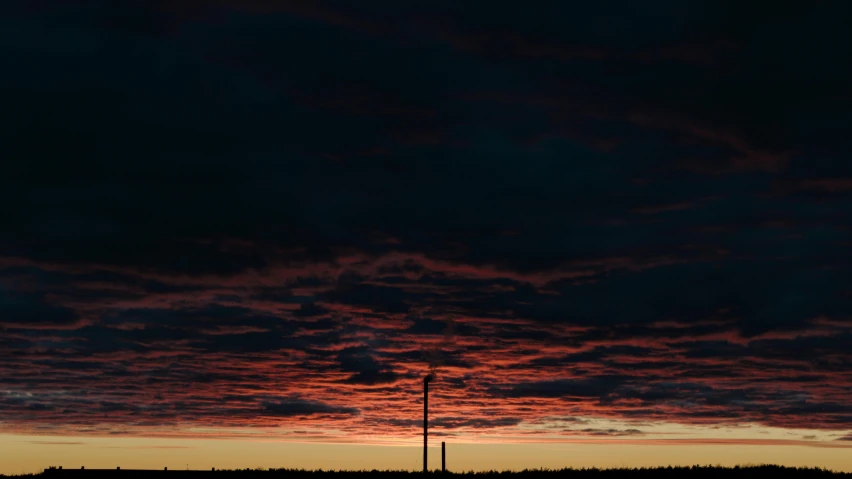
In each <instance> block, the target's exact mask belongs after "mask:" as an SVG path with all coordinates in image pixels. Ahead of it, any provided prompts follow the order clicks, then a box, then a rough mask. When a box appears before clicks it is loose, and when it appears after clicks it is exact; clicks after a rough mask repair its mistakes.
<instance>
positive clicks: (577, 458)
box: [0, 434, 852, 474]
mask: <svg viewBox="0 0 852 479" xmlns="http://www.w3.org/2000/svg"><path fill="white" fill-rule="evenodd" d="M440 441H441V439H440V438H434V439H433V442H431V443H430V448H429V451H430V454H429V459H430V461H429V462H430V467H431V468H439V467H440V461H441V452H440ZM414 444H416V443H415V442H414V441H411V442H409V445H401V444H400V445H397V446H383V445H368V444H321V443H298V442H281V441H272V440H245V439H238V440H235V439H192V438H181V439H160V438H139V437H66V436H29V435H11V434H0V450H2V451H3V452H4V454H3V455H2V456H0V473H2V474H21V473H34V472H40V471H41V470H43V469H45V468H47V467H49V466H63V467H64V468H79V467H81V466H86V467H87V468H107V469H114V468H115V467H119V466H120V467H122V468H124V469H136V468H138V469H162V468H163V467H168V468H169V469H184V468H187V467H189V468H190V469H201V470H203V469H210V468H213V467H215V468H217V469H242V468H247V467H248V468H258V467H259V468H278V467H285V468H305V469H319V468H322V469H326V470H328V469H379V470H384V469H405V470H419V469H420V468H421V467H422V463H421V461H422V452H421V451H422V450H421V448H420V447H419V445H414ZM432 445H434V447H431V446H432ZM850 452H851V451H850V450H849V448H846V447H809V446H805V445H777V444H776V445H771V446H766V445H747V444H697V443H677V442H672V443H670V444H669V443H667V444H660V443H653V442H651V443H649V444H641V442H640V441H634V442H632V443H623V442H617V441H610V442H608V443H598V444H589V443H580V442H577V443H546V444H536V443H521V444H470V443H462V444H459V443H453V442H452V440H451V439H450V440H448V441H447V467H448V469H450V470H454V471H467V470H490V469H494V470H504V469H514V470H519V469H525V468H542V467H543V468H562V467H575V468H581V467H601V468H607V467H634V466H639V467H641V466H646V467H653V466H667V465H694V464H701V465H723V466H733V465H737V464H740V465H745V464H770V463H771V464H779V465H785V466H797V467H805V466H807V467H822V468H827V469H832V470H837V471H845V472H852V454H851V453H850Z"/></svg>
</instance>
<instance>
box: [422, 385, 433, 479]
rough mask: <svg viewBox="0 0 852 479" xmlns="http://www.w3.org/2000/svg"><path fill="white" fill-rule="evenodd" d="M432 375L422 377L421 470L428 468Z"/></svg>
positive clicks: (424, 470)
mask: <svg viewBox="0 0 852 479" xmlns="http://www.w3.org/2000/svg"><path fill="white" fill-rule="evenodd" d="M431 380H432V375H431V374H428V375H426V377H425V378H423V472H427V471H428V470H429V466H428V460H429V381H431Z"/></svg>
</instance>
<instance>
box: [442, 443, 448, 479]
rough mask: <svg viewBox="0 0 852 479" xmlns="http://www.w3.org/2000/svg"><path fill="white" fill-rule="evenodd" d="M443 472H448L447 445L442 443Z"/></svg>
mask: <svg viewBox="0 0 852 479" xmlns="http://www.w3.org/2000/svg"><path fill="white" fill-rule="evenodd" d="M441 472H447V443H446V442H444V441H441Z"/></svg>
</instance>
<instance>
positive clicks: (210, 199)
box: [0, 0, 852, 444]
mask: <svg viewBox="0 0 852 479" xmlns="http://www.w3.org/2000/svg"><path fill="white" fill-rule="evenodd" d="M38 3H39V5H38V8H35V7H33V6H27V5H23V4H22V5H19V6H15V7H10V8H13V9H14V13H15V14H14V15H7V16H3V18H2V19H0V30H2V31H4V32H7V33H8V34H9V35H8V40H9V41H0V50H2V52H3V57H4V58H5V59H6V65H5V66H6V67H7V68H5V69H4V72H5V71H8V72H9V73H8V74H5V75H3V77H2V78H0V91H3V92H4V93H5V95H4V98H3V99H4V102H3V104H4V109H3V113H2V114H0V127H2V128H0V142H2V144H3V145H4V155H5V157H8V158H9V161H8V163H9V166H8V168H6V169H5V170H4V174H3V175H2V177H0V200H2V204H4V205H6V206H7V207H5V208H0V222H2V224H3V225H4V228H2V229H0V351H2V353H0V375H2V377H3V378H4V379H3V389H2V390H0V407H2V408H3V410H4V411H5V412H6V413H7V414H6V419H5V421H6V422H5V423H4V428H5V427H8V428H9V430H10V431H14V432H25V433H33V432H38V431H41V430H45V429H47V430H52V431H57V430H58V431H62V432H68V433H79V434H95V435H138V436H168V435H169V434H173V435H180V434H189V433H188V432H186V431H190V430H192V431H199V430H201V431H204V430H209V428H211V427H212V426H215V428H216V429H217V430H219V431H222V430H229V431H236V432H227V433H224V432H223V433H221V434H223V435H226V434H233V435H234V436H235V437H242V436H240V434H243V433H242V432H240V431H243V430H245V429H249V430H260V429H264V428H275V430H276V431H277V433H280V434H281V435H282V436H288V435H292V436H294V437H296V436H298V437H312V438H315V437H321V438H322V439H323V440H328V439H329V438H333V439H336V440H350V441H357V440H361V438H363V437H365V436H368V435H372V436H375V435H378V434H383V435H394V434H396V435H400V436H401V437H402V436H405V435H406V434H409V432H410V429H411V428H416V427H418V426H417V424H416V422H417V419H416V418H418V417H419V414H420V413H421V409H420V405H419V404H418V403H417V401H418V400H419V398H420V395H421V394H422V393H421V387H422V383H420V378H421V377H422V374H423V372H424V371H426V370H427V369H428V367H429V365H430V364H434V363H436V362H439V363H440V366H441V371H440V375H439V377H438V379H437V380H436V382H435V383H434V384H433V395H434V396H433V397H434V401H433V402H432V403H431V404H432V407H434V408H436V409H435V410H434V411H435V416H434V418H435V419H434V420H435V423H434V425H435V427H436V433H440V434H457V433H458V434H462V433H465V434H471V435H483V434H487V433H488V432H489V430H492V429H493V430H495V431H500V433H501V434H502V433H506V434H508V433H509V432H517V431H521V430H523V428H524V427H525V426H527V425H529V424H540V423H541V422H542V421H543V420H544V418H547V417H552V416H559V417H564V416H569V417H583V418H602V419H607V420H613V421H626V422H630V421H634V422H640V423H641V422H642V421H644V422H646V423H648V422H651V423H652V422H661V421H673V422H679V423H682V424H686V425H692V426H701V427H713V426H720V425H728V424H734V423H751V424H758V425H763V426H773V427H783V428H793V429H800V428H806V429H816V430H822V429H824V430H827V431H828V430H830V431H834V432H835V433H836V434H842V435H845V434H847V429H848V427H849V424H850V423H852V411H850V409H849V407H848V400H847V398H848V391H849V388H850V385H852V382H850V381H852V378H850V377H849V375H848V374H847V372H848V371H849V370H850V368H852V358H850V356H849V354H848V351H847V349H848V347H847V345H848V344H849V342H850V340H852V338H850V334H852V321H850V318H852V310H850V306H849V304H850V303H849V301H848V298H849V295H850V293H852V282H850V278H849V277H848V276H849V275H848V274H846V271H847V270H848V269H849V268H848V267H847V266H848V265H849V263H850V259H852V256H850V253H849V251H850V249H849V245H850V244H852V238H850V228H849V224H848V218H849V215H850V212H852V202H850V196H849V194H848V193H849V180H848V178H852V167H850V163H849V162H848V161H844V160H845V159H847V158H848V157H849V156H850V155H849V154H850V151H849V142H848V141H847V139H846V137H847V136H848V135H847V134H846V132H847V131H848V129H849V128H848V114H847V112H848V111H849V110H850V107H852V105H850V97H849V95H848V85H849V84H850V80H852V70H850V69H849V68H848V67H847V66H846V64H845V63H844V62H843V61H842V59H844V58H847V57H849V53H852V52H850V51H849V47H848V46H847V47H844V46H843V45H852V41H848V38H847V37H848V33H847V31H848V28H845V25H843V24H842V19H844V18H848V16H849V15H848V13H849V12H848V9H849V6H848V5H847V4H846V3H843V2H821V3H814V4H813V5H811V4H808V5H805V4H801V5H792V4H784V5H780V6H779V5H773V8H771V9H766V8H763V6H760V5H757V6H755V5H744V6H743V5H738V6H737V7H736V8H735V9H732V8H733V7H731V5H730V4H727V3H725V2H721V3H720V2H704V3H703V4H702V6H701V8H694V7H692V6H690V7H689V8H687V7H685V6H682V5H672V3H671V2H665V1H660V2H647V3H646V4H643V8H642V9H639V10H636V11H630V12H629V13H630V15H622V16H619V18H625V19H626V18H631V21H622V20H617V19H616V20H613V16H612V14H611V13H612V12H611V10H610V7H603V6H599V5H597V4H594V3H593V2H592V3H587V4H584V5H582V6H577V5H572V6H570V7H566V6H565V5H557V4H553V5H550V6H548V7H547V8H545V9H544V10H541V9H539V10H535V11H533V10H528V11H526V10H525V11H519V10H518V9H517V8H506V7H504V6H501V5H495V4H494V2H479V1H469V2H463V4H460V2H449V1H444V0H436V1H433V2H430V6H429V8H428V9H421V8H420V7H417V6H411V5H409V4H404V3H400V2H388V1H377V2H369V3H368V2H361V3H360V4H357V5H356V4H352V5H348V6H346V5H340V2H327V1H321V0H316V1H314V2H310V4H309V5H308V4H306V3H304V2H285V1H281V2H258V1H239V2H237V1H221V2H216V3H215V4H213V3H205V4H202V3H198V2H195V3H193V4H183V3H182V4H180V5H177V4H170V5H166V4H165V3H162V2H153V3H144V2H133V3H129V4H125V3H120V2H113V3H110V4H107V3H105V2H95V3H91V2H88V3H87V2H82V3H81V2H54V1H45V2H38ZM10 11H11V10H10ZM661 12H665V13H666V14H665V15H661ZM622 13H623V12H622ZM661 18H665V19H666V21H665V25H664V24H662V23H660V19H661ZM104 19H110V21H104ZM613 21H615V23H613ZM45 25H51V26H52V27H51V28H50V29H47V30H46V29H45V28H44V26H45ZM54 27H55V28H54ZM791 31H796V32H799V33H800V35H795V36H791V35H790V34H789V32H791ZM245 32H251V34H250V35H247V34H245ZM107 37H108V38H110V39H111V41H110V42H109V45H105V44H104V42H103V38H107ZM282 45H285V46H286V45H299V46H300V48H295V49H293V48H291V49H288V54H287V55H285V56H282V55H281V49H282ZM68 65H74V66H75V67H74V68H67V66H68ZM57 79H60V80H57ZM295 424H297V427H298V429H297V430H298V431H302V432H301V433H295V432H293V431H291V430H290V429H292V428H291V426H293V427H296V426H294V425H295ZM573 426H576V424H575V425H573ZM184 427H185V428H186V429H182V428H184ZM560 427H561V428H563V429H565V428H566V427H565V426H564V425H561V426H560ZM647 429H648V428H647V427H646V426H644V425H636V426H635V427H633V425H630V426H624V427H621V426H619V427H617V428H610V427H597V426H595V427H593V426H591V425H589V426H588V428H587V427H586V426H585V425H584V426H583V427H582V428H579V427H572V428H570V430H568V431H563V432H564V433H565V434H569V435H575V434H580V433H583V434H585V435H586V436H597V435H601V436H604V435H609V436H617V435H636V436H637V437H635V438H633V437H629V438H621V439H620V438H617V437H616V438H601V440H624V441H638V440H652V439H653V438H649V437H647V436H649V435H650V433H646V434H642V435H640V434H639V433H638V432H634V431H643V432H645V431H646V430H647ZM329 431H333V432H329ZM198 434H203V433H198ZM210 434H213V433H210ZM797 434H798V433H797ZM640 436H641V437H640ZM288 437H289V436H288ZM568 439H571V440H574V439H576V438H573V437H572V438H568ZM832 442H833V441H832ZM838 444H839V443H838Z"/></svg>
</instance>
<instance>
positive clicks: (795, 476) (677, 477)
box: [0, 465, 852, 479]
mask: <svg viewBox="0 0 852 479" xmlns="http://www.w3.org/2000/svg"><path fill="white" fill-rule="evenodd" d="M428 474H429V475H435V476H438V475H452V476H477V477H479V476H500V477H507V478H510V477H511V478H518V479H526V478H542V479H544V478H556V477H570V478H580V479H584V478H589V479H592V478H594V479H616V478H622V477H623V478H630V479H634V478H635V479H642V478H649V479H650V478H653V479H661V478H663V479H693V478H695V479H703V478H708V479H710V478H713V479H716V478H719V479H737V478H757V477H771V478H772V479H786V478H791V479H799V478H802V479H804V478H828V477H831V478H852V473H843V472H834V471H831V470H828V469H820V468H795V467H782V466H771V465H764V466H744V467H739V466H737V467H715V466H691V467H658V468H634V469H629V468H621V469H594V468H592V469H526V470H523V471H485V472H472V471H471V472H446V473H442V472H440V471H434V472H430V473H428ZM422 475H423V473H422V472H419V471H417V472H412V471H378V470H372V471H367V470H363V471H333V470H330V471H325V470H322V469H319V470H305V469H253V470H252V469H237V470H204V471H198V470H179V469H176V470H165V469H164V470H138V469H60V468H49V469H45V470H44V472H43V473H41V474H29V475H27V476H28V477H33V478H36V477H44V478H45V479H77V478H79V479H108V478H116V479H142V478H147V477H157V478H162V479H173V478H190V477H191V478H192V479H202V478H209V479H226V478H227V479H238V478H242V477H246V478H257V479H261V478H262V479H269V478H282V479H283V478H294V479H295V478H301V477H305V478H316V479H319V478H324V477H334V478H341V479H343V478H347V479H348V478H352V479H366V478H368V477H369V478H373V477H381V478H382V479H393V478H397V477H399V478H412V476H422ZM0 477H7V476H3V475H0ZM8 477H21V476H8Z"/></svg>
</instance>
